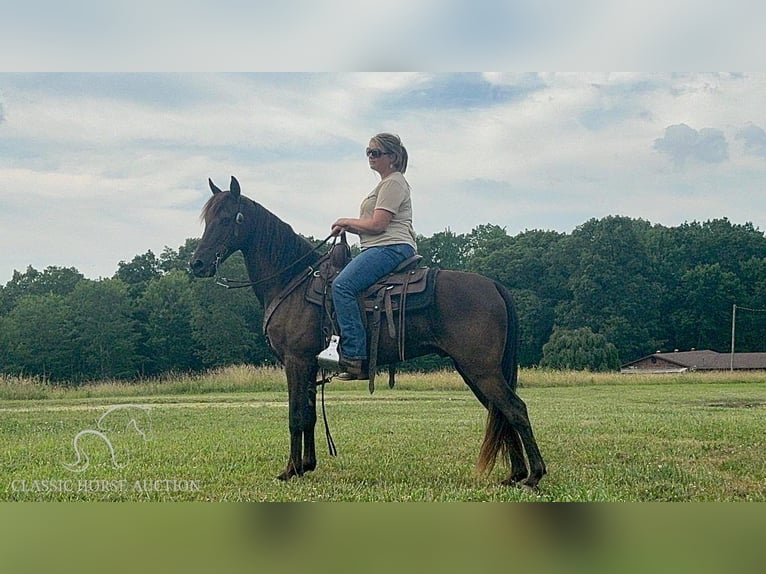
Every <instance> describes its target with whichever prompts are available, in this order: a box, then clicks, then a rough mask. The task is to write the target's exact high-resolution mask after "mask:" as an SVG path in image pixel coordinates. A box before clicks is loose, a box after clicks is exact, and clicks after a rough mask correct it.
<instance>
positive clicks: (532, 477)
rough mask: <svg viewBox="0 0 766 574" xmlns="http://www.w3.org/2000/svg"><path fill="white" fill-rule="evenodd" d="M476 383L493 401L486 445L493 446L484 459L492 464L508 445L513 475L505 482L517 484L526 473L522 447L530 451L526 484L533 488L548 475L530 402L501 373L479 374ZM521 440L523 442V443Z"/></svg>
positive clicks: (484, 453) (488, 399)
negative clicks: (531, 418) (536, 433)
mask: <svg viewBox="0 0 766 574" xmlns="http://www.w3.org/2000/svg"><path fill="white" fill-rule="evenodd" d="M474 384H475V385H476V387H477V388H478V389H479V391H480V392H481V394H482V395H484V397H485V399H486V400H487V402H488V403H489V406H488V409H489V412H490V416H489V420H488V421H487V435H486V437H485V444H487V445H489V447H488V448H487V449H486V451H485V449H484V448H483V449H482V451H483V452H482V455H483V456H482V458H483V459H484V462H488V463H489V465H490V466H491V465H492V463H493V461H494V457H495V456H496V454H497V452H499V451H501V450H502V447H503V446H504V445H505V446H507V448H508V452H509V453H510V458H511V465H512V467H511V474H510V475H509V477H508V479H506V480H505V481H503V482H504V483H505V484H515V483H517V482H519V480H520V479H522V480H523V475H522V474H521V472H520V465H521V464H523V455H522V454H521V447H522V446H523V448H524V450H525V451H526V453H527V459H528V461H529V475H528V477H527V479H526V480H525V481H524V484H525V485H527V486H529V487H535V486H537V483H538V482H540V479H541V478H542V477H543V476H544V475H545V473H546V470H545V462H544V461H543V457H542V454H541V453H540V449H539V447H538V446H537V441H536V440H535V436H534V433H533V432H532V424H531V423H530V421H529V415H528V414H527V405H526V404H524V401H523V400H521V397H519V396H518V395H517V394H516V392H515V391H513V390H512V389H511V388H510V387H509V386H508V384H507V383H506V382H505V380H504V379H503V378H502V377H501V376H484V377H475V381H474ZM519 443H521V444H519Z"/></svg>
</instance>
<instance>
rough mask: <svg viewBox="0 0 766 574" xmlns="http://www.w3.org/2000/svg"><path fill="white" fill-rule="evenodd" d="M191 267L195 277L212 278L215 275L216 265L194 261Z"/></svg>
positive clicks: (198, 260) (200, 260)
mask: <svg viewBox="0 0 766 574" xmlns="http://www.w3.org/2000/svg"><path fill="white" fill-rule="evenodd" d="M189 267H190V268H191V271H192V273H193V274H194V276H195V277H212V276H213V275H215V265H205V262H204V261H202V259H192V260H191V261H190V262H189Z"/></svg>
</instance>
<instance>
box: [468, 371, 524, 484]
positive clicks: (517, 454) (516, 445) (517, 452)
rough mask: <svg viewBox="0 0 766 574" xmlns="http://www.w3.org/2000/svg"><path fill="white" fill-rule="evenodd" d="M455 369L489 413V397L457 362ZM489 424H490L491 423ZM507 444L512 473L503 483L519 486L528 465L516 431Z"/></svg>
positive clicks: (512, 433)
mask: <svg viewBox="0 0 766 574" xmlns="http://www.w3.org/2000/svg"><path fill="white" fill-rule="evenodd" d="M455 368H456V369H457V371H458V373H460V376H461V377H463V380H464V381H465V384H466V385H468V387H469V388H470V389H471V391H473V394H474V395H475V396H476V398H477V399H479V402H480V403H481V404H482V405H484V408H486V409H487V411H489V409H490V408H491V403H490V402H489V400H487V397H485V396H484V393H482V392H481V391H480V390H479V388H478V387H477V386H476V385H475V384H474V383H473V382H472V381H471V379H469V378H468V377H467V376H466V374H465V373H464V372H463V370H462V369H461V368H460V365H458V364H457V362H455ZM487 424H489V421H488V423H487ZM505 442H506V446H507V447H508V457H509V459H510V463H511V473H510V474H509V475H508V478H507V479H505V480H504V481H503V484H506V485H512V484H517V483H519V482H522V481H523V480H524V479H525V478H527V476H528V471H527V463H526V461H525V460H524V449H523V447H522V445H521V439H520V438H519V434H518V433H517V432H516V431H515V430H512V431H511V432H509V433H508V434H507V435H506V441H505Z"/></svg>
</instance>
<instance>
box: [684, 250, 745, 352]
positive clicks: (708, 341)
mask: <svg viewBox="0 0 766 574" xmlns="http://www.w3.org/2000/svg"><path fill="white" fill-rule="evenodd" d="M740 292H741V288H740V283H739V279H738V278H737V276H736V275H735V274H734V273H732V272H731V271H725V270H724V269H723V266H722V265H721V264H720V263H714V264H712V265H710V264H702V265H696V266H695V267H693V268H691V269H689V270H688V271H686V272H685V273H684V274H683V276H682V278H681V283H680V286H679V292H678V293H677V294H676V300H680V299H681V298H683V300H684V305H683V307H682V308H679V309H677V310H676V311H675V312H673V313H672V314H671V321H672V322H673V324H675V325H676V328H677V333H676V341H677V342H679V343H680V345H679V347H678V348H681V349H689V348H692V347H694V348H698V349H700V348H712V349H716V350H726V349H727V348H728V347H730V340H731V339H730V325H731V310H732V305H733V304H734V303H735V302H736V301H737V300H738V299H739V294H740Z"/></svg>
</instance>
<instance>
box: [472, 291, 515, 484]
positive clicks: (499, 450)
mask: <svg viewBox="0 0 766 574" xmlns="http://www.w3.org/2000/svg"><path fill="white" fill-rule="evenodd" d="M495 287H496V288H497V291H498V293H499V294H500V296H501V297H502V298H503V302H504V303H505V312H506V316H507V324H506V332H505V350H504V351H503V363H502V371H503V378H504V379H505V382H506V384H507V385H508V386H509V387H510V388H511V390H512V391H513V392H516V386H517V384H518V360H519V321H518V317H517V315H516V306H515V305H514V303H513V299H512V297H511V293H510V291H508V289H506V288H505V287H504V286H503V285H501V284H500V283H497V282H495ZM487 411H488V413H487V429H486V431H485V433H484V441H483V442H482V445H481V450H480V451H479V458H478V460H477V461H476V469H477V471H478V472H479V474H485V473H490V472H492V469H493V468H494V467H495V462H496V461H497V457H498V455H500V456H501V459H502V460H504V461H508V460H509V457H510V451H511V449H512V443H513V441H514V440H516V434H515V433H516V431H515V430H513V427H512V426H511V423H510V422H509V421H508V418H507V417H506V416H505V415H504V414H503V413H502V411H500V409H498V408H497V407H496V406H495V405H494V404H493V403H488V404H487Z"/></svg>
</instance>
